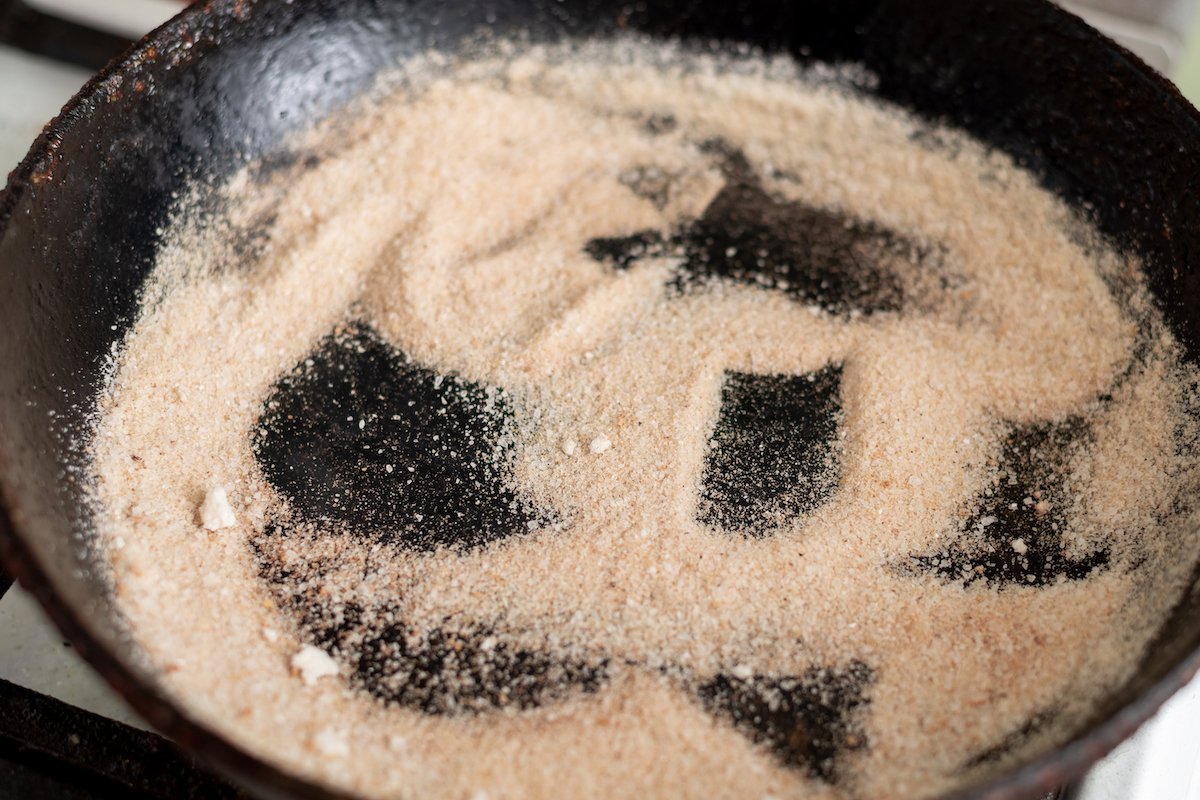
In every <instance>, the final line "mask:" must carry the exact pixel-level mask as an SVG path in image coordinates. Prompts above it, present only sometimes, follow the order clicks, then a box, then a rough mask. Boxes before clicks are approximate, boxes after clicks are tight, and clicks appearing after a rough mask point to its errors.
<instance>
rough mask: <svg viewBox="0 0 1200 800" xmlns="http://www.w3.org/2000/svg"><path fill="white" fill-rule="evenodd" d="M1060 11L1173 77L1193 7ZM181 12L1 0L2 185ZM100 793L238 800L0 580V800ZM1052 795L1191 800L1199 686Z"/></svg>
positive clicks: (161, 7) (1108, 5)
mask: <svg viewBox="0 0 1200 800" xmlns="http://www.w3.org/2000/svg"><path fill="white" fill-rule="evenodd" d="M1064 5H1067V6H1068V7H1069V8H1070V9H1071V10H1072V11H1075V12H1076V13H1083V14H1085V15H1086V16H1087V18H1088V19H1089V21H1091V22H1092V23H1093V24H1095V25H1096V26H1097V27H1100V28H1101V29H1102V30H1105V31H1106V32H1108V33H1109V34H1110V35H1114V36H1115V38H1117V39H1118V40H1119V41H1121V42H1122V43H1123V44H1125V45H1126V46H1127V47H1129V48H1130V49H1131V50H1133V51H1134V52H1136V53H1138V54H1139V55H1141V56H1142V57H1143V58H1144V59H1145V60H1146V61H1147V62H1148V63H1150V64H1152V65H1153V66H1155V67H1157V68H1159V69H1162V70H1164V71H1167V72H1168V73H1169V70H1170V69H1171V68H1172V66H1173V65H1175V64H1176V63H1177V62H1178V60H1179V58H1180V57H1181V55H1182V54H1183V53H1184V45H1185V35H1184V32H1185V31H1186V30H1187V26H1188V24H1189V21H1190V17H1191V12H1192V11H1193V10H1194V7H1195V5H1196V3H1195V2H1194V0H1082V2H1066V3H1064ZM181 7H182V3H181V2H180V0H106V2H105V3H103V4H101V3H96V2H95V1H94V0H0V40H2V39H3V38H4V37H5V35H6V34H7V40H8V41H17V42H19V43H20V45H21V47H22V48H23V49H17V48H15V47H10V46H6V45H4V44H0V176H3V175H4V174H6V173H7V171H8V170H9V169H11V168H12V167H14V166H15V165H16V164H17V162H18V161H19V160H20V158H21V157H22V156H23V155H24V153H25V151H26V150H27V149H28V147H29V144H30V143H31V142H32V141H33V139H34V138H35V137H36V135H37V133H38V132H39V130H40V129H41V127H42V125H43V124H44V123H45V122H46V121H47V120H49V119H50V118H51V117H53V116H54V115H55V114H56V113H57V112H58V110H59V109H60V108H61V106H62V104H63V103H64V102H65V101H66V100H67V99H68V98H69V97H70V96H71V95H72V94H74V93H75V92H76V91H77V90H78V89H79V87H80V86H81V85H82V84H83V83H84V81H86V80H87V78H88V77H89V75H90V74H91V70H90V69H88V68H83V67H81V66H72V65H69V64H64V63H63V61H62V59H63V58H67V59H69V60H73V61H75V62H76V63H77V64H78V63H83V64H94V63H95V62H96V58H97V57H100V58H101V59H102V58H103V57H105V56H104V53H105V52H109V51H111V52H110V54H111V53H115V52H116V50H112V48H119V47H120V45H121V42H122V41H123V40H128V39H130V38H133V37H136V36H138V35H140V33H141V32H144V31H148V30H150V29H151V28H152V27H154V26H155V25H157V24H159V23H160V22H162V21H164V20H165V19H167V18H168V17H169V16H170V15H171V14H173V13H175V12H176V11H177V10H178V9H179V8H181ZM48 20H49V21H50V22H53V23H57V22H58V21H62V20H66V21H67V22H68V25H67V26H66V27H65V28H64V27H61V26H58V25H57V24H51V25H47V21H48ZM6 23H7V29H6ZM14 24H15V27H16V28H17V29H16V30H15V31H14ZM101 28H102V29H104V31H103V33H102V34H101V35H99V36H97V35H96V32H97V29H101ZM56 32H57V33H59V34H61V35H60V36H59V37H58V38H56ZM14 33H15V35H14ZM1197 44H1200V43H1197ZM105 48H109V50H108V51H106V49H105ZM29 49H32V50H34V51H36V52H39V53H41V54H42V55H31V54H30V53H29V52H27V50H29ZM48 56H52V57H53V58H51V57H48ZM110 797H111V798H118V797H119V798H152V799H153V800H168V799H169V800H178V799H180V798H218V799H224V798H240V797H243V795H241V794H240V793H239V792H238V791H237V790H235V789H233V788H232V787H230V786H228V785H227V784H225V783H224V782H222V781H221V780H219V779H217V778H214V777H212V776H211V775H209V774H208V773H207V772H205V771H204V770H202V769H201V768H199V767H197V766H196V765H195V764H194V763H193V762H192V761H191V760H190V759H189V758H188V757H187V756H186V755H185V754H183V753H182V752H181V751H179V750H178V749H177V748H176V747H175V746H174V745H172V744H171V743H170V742H168V741H167V740H166V739H164V738H162V737H161V736H158V735H157V734H155V733H153V732H150V731H149V729H148V728H147V726H146V725H145V723H144V722H142V721H141V720H140V719H139V718H138V717H137V716H136V715H135V714H134V713H133V712H132V711H131V710H130V709H129V708H128V707H127V706H126V705H125V704H124V702H123V701H122V700H121V699H120V698H119V697H117V696H116V695H115V694H114V693H113V692H112V691H111V690H110V689H109V688H108V686H107V685H106V684H104V683H103V682H102V681H101V680H100V679H99V678H98V677H96V675H95V674H94V673H93V672H92V671H91V670H90V669H89V668H88V667H87V666H86V665H85V664H84V663H83V661H82V660H81V659H80V658H79V656H78V655H77V654H76V653H75V652H74V651H73V650H72V649H71V647H70V645H69V644H67V643H66V642H64V641H63V639H62V637H61V635H60V634H59V632H58V631H57V630H56V629H55V628H54V627H53V626H52V625H51V624H50V623H49V622H48V621H47V620H46V618H45V617H44V615H43V613H42V611H41V609H40V608H39V607H38V606H37V604H36V603H35V601H33V599H32V598H31V597H30V596H29V595H28V594H27V593H25V592H24V591H23V590H21V589H20V588H19V587H11V588H10V587H9V585H8V581H7V580H6V579H5V578H4V577H3V575H2V574H0V800H26V799H27V798H46V800H97V799H98V798H110ZM1052 797H1056V798H1062V800H1200V678H1198V679H1197V680H1196V681H1193V682H1192V684H1191V685H1189V686H1188V687H1186V688H1185V689H1184V690H1182V691H1181V692H1180V693H1179V694H1178V695H1176V696H1175V698H1173V699H1172V700H1171V701H1170V702H1169V703H1168V704H1167V705H1165V706H1164V707H1163V708H1162V710H1161V711H1160V712H1159V713H1158V714H1157V715H1156V716H1155V717H1154V718H1153V719H1152V720H1151V721H1150V722H1148V723H1147V724H1146V725H1145V726H1144V727H1143V728H1142V729H1141V730H1140V731H1139V732H1138V734H1137V735H1136V736H1134V737H1133V738H1132V739H1130V740H1128V741H1126V742H1125V743H1123V744H1122V745H1121V746H1120V747H1118V748H1117V749H1116V750H1115V751H1114V752H1113V753H1112V754H1110V755H1109V756H1108V757H1107V758H1106V759H1105V760H1104V761H1102V762H1100V763H1099V764H1098V765H1097V766H1096V767H1095V768H1093V769H1092V771H1091V772H1089V773H1088V775H1087V776H1085V778H1084V779H1083V780H1082V781H1080V782H1079V783H1078V784H1077V785H1075V786H1072V787H1067V788H1065V789H1063V790H1060V791H1059V792H1057V793H1055V794H1054V795H1052Z"/></svg>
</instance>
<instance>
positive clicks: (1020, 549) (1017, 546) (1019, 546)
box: [1009, 539, 1029, 555]
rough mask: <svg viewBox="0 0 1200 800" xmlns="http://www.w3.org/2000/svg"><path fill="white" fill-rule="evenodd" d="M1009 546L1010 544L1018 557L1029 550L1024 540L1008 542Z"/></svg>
mask: <svg viewBox="0 0 1200 800" xmlns="http://www.w3.org/2000/svg"><path fill="white" fill-rule="evenodd" d="M1009 544H1011V545H1012V549H1013V550H1015V551H1016V552H1017V553H1019V554H1020V555H1025V553H1026V552H1028V550H1029V547H1028V546H1027V545H1026V544H1025V540H1024V539H1013V540H1012V541H1011V542H1009Z"/></svg>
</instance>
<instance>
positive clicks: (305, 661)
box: [292, 644, 338, 686]
mask: <svg viewBox="0 0 1200 800" xmlns="http://www.w3.org/2000/svg"><path fill="white" fill-rule="evenodd" d="M292 672H293V673H294V674H296V675H299V676H300V679H301V680H303V681H304V682H305V684H307V685H309V686H312V685H313V684H314V683H316V682H317V681H319V680H320V679H321V678H326V677H331V676H333V675H337V674H338V665H337V662H336V661H334V660H333V658H332V657H331V656H330V655H329V653H326V652H325V651H324V650H322V649H321V648H319V647H313V646H312V645H311V644H306V645H304V647H301V648H300V650H299V652H297V653H296V655H294V656H292Z"/></svg>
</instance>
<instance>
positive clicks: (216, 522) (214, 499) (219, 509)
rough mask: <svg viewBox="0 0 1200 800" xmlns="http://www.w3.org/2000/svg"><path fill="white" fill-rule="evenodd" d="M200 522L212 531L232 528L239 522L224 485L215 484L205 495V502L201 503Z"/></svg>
mask: <svg viewBox="0 0 1200 800" xmlns="http://www.w3.org/2000/svg"><path fill="white" fill-rule="evenodd" d="M200 524H201V525H202V526H203V527H204V528H206V529H208V530H210V531H219V530H222V529H224V528H232V527H233V526H234V525H236V524H237V517H236V516H235V515H234V513H233V506H231V505H229V495H228V494H226V493H225V487H224V486H214V487H213V488H211V489H209V490H208V493H207V494H205V495H204V502H203V503H201V504H200Z"/></svg>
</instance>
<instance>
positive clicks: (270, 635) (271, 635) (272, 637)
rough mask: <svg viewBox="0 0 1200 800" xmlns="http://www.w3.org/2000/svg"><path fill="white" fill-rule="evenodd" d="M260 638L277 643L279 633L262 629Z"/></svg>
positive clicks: (272, 629)
mask: <svg viewBox="0 0 1200 800" xmlns="http://www.w3.org/2000/svg"><path fill="white" fill-rule="evenodd" d="M262 637H263V638H264V639H266V640H267V641H268V642H277V641H279V631H277V630H275V629H274V628H263V629H262Z"/></svg>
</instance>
